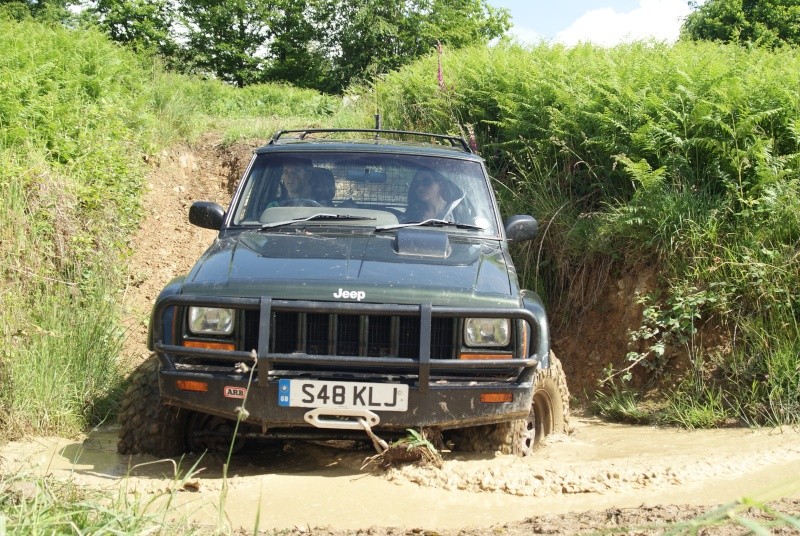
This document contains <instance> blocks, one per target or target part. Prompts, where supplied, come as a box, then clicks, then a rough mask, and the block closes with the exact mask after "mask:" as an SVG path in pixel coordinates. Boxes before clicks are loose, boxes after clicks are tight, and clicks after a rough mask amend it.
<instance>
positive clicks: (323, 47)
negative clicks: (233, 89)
mask: <svg viewBox="0 0 800 536" xmlns="http://www.w3.org/2000/svg"><path fill="white" fill-rule="evenodd" d="M89 5H90V8H89V10H88V12H87V13H88V14H89V15H90V16H89V18H90V19H93V20H95V21H96V22H97V24H98V26H99V27H100V28H101V29H102V30H103V31H105V32H107V33H108V35H109V36H110V37H111V38H112V39H114V40H115V41H119V42H122V43H126V44H128V45H131V46H133V47H134V48H136V49H139V50H143V49H147V50H155V51H157V52H159V53H160V54H163V55H164V56H165V58H166V61H167V63H168V64H169V65H171V66H173V67H174V68H176V69H178V70H183V71H184V72H195V73H201V74H211V75H214V76H216V77H217V78H219V79H220V80H224V81H227V82H231V83H234V84H236V85H238V86H243V85H246V84H253V83H257V82H263V81H282V82H289V83H292V84H295V85H297V86H300V87H307V88H314V89H317V90H320V91H325V92H329V93H341V92H342V91H343V90H344V89H345V88H346V87H348V86H349V85H350V84H351V83H352V82H353V81H356V80H363V79H366V78H369V77H371V76H373V75H375V74H380V73H384V72H387V71H390V70H393V69H396V68H398V67H400V66H402V65H405V64H407V63H409V62H411V61H413V60H414V59H415V58H418V57H419V56H421V55H423V54H425V53H427V52H429V51H430V50H433V48H434V47H435V46H436V44H437V42H441V43H445V44H448V45H450V46H453V47H463V46H467V45H471V44H476V43H486V42H488V41H489V40H491V39H493V38H496V37H499V36H501V35H502V34H503V33H505V32H506V31H507V30H508V28H509V27H510V17H509V14H508V11H506V10H505V9H496V8H492V7H491V6H489V4H488V2H487V1H486V0H459V1H458V2H453V1H452V0H413V1H409V2H407V1H400V0H377V1H372V2H369V3H365V2H363V1H362V0H275V1H272V2H266V3H265V2H260V1H257V0H187V1H184V2H180V3H178V4H173V3H170V2H165V0H136V1H135V2H129V1H122V0H93V1H92V2H90V3H89Z"/></svg>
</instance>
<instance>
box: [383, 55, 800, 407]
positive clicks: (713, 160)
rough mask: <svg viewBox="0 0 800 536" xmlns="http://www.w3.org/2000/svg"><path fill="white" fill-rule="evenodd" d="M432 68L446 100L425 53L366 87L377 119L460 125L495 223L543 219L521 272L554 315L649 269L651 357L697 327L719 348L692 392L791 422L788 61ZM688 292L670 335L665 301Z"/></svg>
mask: <svg viewBox="0 0 800 536" xmlns="http://www.w3.org/2000/svg"><path fill="white" fill-rule="evenodd" d="M442 60H443V70H444V81H445V83H444V88H440V87H439V85H438V83H437V79H436V61H437V58H436V57H435V56H434V55H431V56H430V57H428V58H425V59H423V60H421V61H420V62H418V63H416V64H414V65H413V66H410V67H408V68H406V69H403V70H402V71H400V72H397V73H392V74H390V75H387V76H386V77H385V78H384V79H382V80H380V81H379V82H377V83H376V84H375V88H374V91H375V95H376V99H377V101H378V102H379V103H380V106H381V108H382V109H383V110H384V111H385V113H386V123H387V124H388V125H393V126H399V125H403V126H409V125H412V126H414V127H415V128H419V129H421V130H428V129H433V130H449V131H457V130H458V126H457V125H459V124H461V125H465V124H471V125H473V126H474V128H475V131H476V133H477V135H478V139H479V141H480V145H481V148H482V152H483V155H484V156H485V157H487V159H488V160H489V162H490V165H491V167H492V168H493V170H494V172H495V174H496V176H497V177H498V179H499V181H500V187H499V188H498V191H499V192H500V198H501V202H502V204H503V208H504V212H505V213H507V214H510V213H519V212H531V213H533V214H535V215H536V216H537V217H538V218H539V219H540V220H541V222H542V226H541V227H542V231H543V232H542V233H540V238H539V242H538V243H536V244H532V245H531V246H529V247H528V248H526V249H525V250H523V251H520V252H517V253H518V257H519V258H518V266H520V268H521V272H522V275H523V277H524V278H525V279H527V280H528V281H529V282H532V284H533V285H534V286H535V287H536V288H537V289H538V290H539V291H540V292H541V293H542V294H543V295H544V296H545V298H546V299H547V301H548V302H549V303H550V305H551V307H552V308H554V309H556V308H557V309H558V310H559V311H560V312H561V315H560V316H562V317H563V318H570V315H574V314H580V312H581V311H583V310H584V308H585V307H586V306H587V304H591V302H592V300H593V299H596V296H597V295H598V289H597V287H596V285H595V286H593V285H590V284H583V285H581V284H576V281H577V282H580V281H585V280H587V279H588V280H591V278H587V277H583V276H582V274H583V275H585V274H586V273H587V272H595V273H598V272H603V271H605V272H606V273H608V272H610V271H612V270H619V271H621V270H625V269H635V267H637V266H639V267H640V266H650V267H654V268H653V270H654V272H655V273H658V274H660V281H659V286H660V289H661V292H660V293H659V296H658V297H657V298H656V301H655V303H654V304H653V306H654V307H655V308H657V309H658V310H659V311H660V317H661V318H662V319H663V326H660V328H661V329H660V330H659V331H658V334H657V335H655V338H654V339H653V341H652V343H651V344H652V346H651V347H652V348H656V349H658V348H659V345H661V344H662V342H663V340H662V339H671V340H673V341H679V340H685V339H688V338H692V337H694V336H695V335H696V330H697V326H698V325H699V324H700V323H705V324H708V323H709V321H710V323H711V325H714V326H716V329H717V330H719V331H722V332H727V333H728V339H729V341H730V342H731V349H730V351H729V352H727V353H726V354H725V355H724V356H722V358H721V359H718V358H719V356H715V357H713V360H714V363H707V364H708V365H712V364H713V365H714V366H715V368H716V371H717V374H698V375H695V376H694V381H696V382H699V385H697V386H695V387H693V389H695V388H697V389H700V390H701V391H705V392H709V393H719V396H716V395H715V397H713V398H714V400H718V399H719V398H720V397H721V399H723V400H725V401H726V408H727V410H726V411H730V412H731V413H732V414H734V415H736V416H737V417H739V418H742V419H744V420H748V421H758V422H765V421H766V422H796V421H797V420H798V419H800V411H799V410H798V409H797V405H798V402H800V381H799V380H798V377H797V374H796V373H795V372H794V371H796V369H797V366H798V365H797V364H798V358H797V355H798V354H797V352H794V356H793V357H788V356H791V355H792V352H793V349H795V348H796V346H797V342H796V341H797V340H799V339H800V330H798V327H797V318H798V316H799V315H800V302H799V301H798V294H797V292H796V289H797V288H798V287H799V286H800V269H799V267H798V255H797V243H798V240H800V195H798V194H800V192H798V185H800V119H798V118H800V93H798V92H797V91H796V90H795V88H796V87H798V86H799V85H800V51H798V50H796V49H786V50H780V51H765V50H760V49H756V48H747V49H746V48H740V47H738V46H727V45H718V44H712V43H680V44H678V45H675V46H668V45H664V44H657V43H637V44H629V45H620V46H618V47H615V48H610V49H605V48H598V47H594V46H591V45H585V46H578V47H574V48H569V49H568V48H565V47H561V46H558V45H541V46H537V47H532V48H523V47H519V46H513V45H506V44H500V45H498V46H496V47H494V48H493V49H486V48H473V49H469V50H464V51H448V52H447V53H446V54H445V55H444V56H443V58H442ZM602 280H603V278H602V277H598V278H595V279H594V281H602ZM698 296H702V297H703V299H702V303H699V304H698V306H697V316H696V317H694V319H693V320H692V321H690V322H689V323H685V322H682V321H681V319H682V318H683V315H684V312H683V311H680V310H677V309H674V308H673V306H674V304H677V303H686V302H687V301H691V300H694V299H696V298H697V297H698ZM679 346H680V345H679ZM682 346H683V347H684V348H685V349H686V352H685V356H686V359H687V360H689V361H691V360H693V359H695V358H697V357H698V355H699V356H700V358H701V359H712V356H710V354H709V355H704V354H702V353H700V354H698V353H697V352H695V353H692V352H691V351H689V349H688V346H686V345H682ZM624 351H625V349H620V352H624ZM634 359H636V357H635V356H634ZM785 360H788V362H787V363H784V361H785ZM774 361H777V362H779V363H784V364H782V365H771V364H770V363H773V362H774ZM700 368H701V369H702V370H707V369H708V368H709V367H707V366H704V367H700ZM767 369H769V372H768V371H767ZM644 372H645V373H647V370H645V371H644ZM651 372H653V373H655V372H657V373H660V372H663V371H651ZM719 373H722V374H719ZM684 388H686V386H684ZM719 389H722V391H719ZM773 408H778V409H773Z"/></svg>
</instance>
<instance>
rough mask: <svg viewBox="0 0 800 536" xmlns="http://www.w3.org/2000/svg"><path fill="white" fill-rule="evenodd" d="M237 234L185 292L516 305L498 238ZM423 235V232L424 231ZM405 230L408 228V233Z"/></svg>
mask: <svg viewBox="0 0 800 536" xmlns="http://www.w3.org/2000/svg"><path fill="white" fill-rule="evenodd" d="M414 233H416V234H415V235H414V238H415V239H417V238H419V237H421V238H423V240H422V241H421V243H422V246H421V247H416V246H412V247H411V248H409V247H407V246H404V245H403V242H402V241H400V240H399V237H400V236H404V235H403V231H398V232H386V233H365V232H363V231H353V232H340V233H320V232H319V231H318V230H314V231H308V230H304V229H297V230H292V231H289V232H286V231H284V230H282V231H280V232H267V233H262V232H258V231H247V232H242V233H240V234H238V235H235V236H229V237H224V238H220V239H218V240H217V241H215V243H214V244H213V245H212V246H211V247H210V248H209V249H208V251H206V253H205V254H204V255H203V256H202V257H201V258H200V260H199V261H198V262H197V264H196V265H195V266H194V268H193V269H192V271H191V272H190V273H189V275H188V276H187V278H186V280H185V282H184V287H183V290H182V292H183V293H189V294H205V295H218V296H270V297H272V298H276V299H308V300H324V301H337V300H339V301H349V302H354V301H358V302H362V303H370V302H372V303H432V304H435V305H467V304H469V305H478V304H479V303H480V304H482V305H484V306H495V307H505V306H512V307H513V306H517V305H518V303H519V299H518V294H519V292H518V286H517V279H516V274H515V272H514V268H513V265H511V262H510V260H509V258H508V254H507V251H505V250H504V248H503V246H502V242H501V241H500V240H497V239H484V238H477V237H474V236H465V235H456V234H453V235H448V234H447V233H445V232H444V231H441V230H435V229H431V230H424V231H421V232H420V231H419V230H415V231H414ZM423 233H425V234H423ZM407 234H409V235H410V234H411V233H410V232H408V233H407Z"/></svg>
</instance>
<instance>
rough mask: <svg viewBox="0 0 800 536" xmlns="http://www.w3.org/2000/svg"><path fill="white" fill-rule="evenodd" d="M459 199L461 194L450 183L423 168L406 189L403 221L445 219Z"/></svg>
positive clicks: (437, 174)
mask: <svg viewBox="0 0 800 536" xmlns="http://www.w3.org/2000/svg"><path fill="white" fill-rule="evenodd" d="M461 199H462V194H461V192H460V191H459V189H458V187H456V186H455V185H454V184H453V183H452V182H450V181H449V180H447V179H446V178H444V177H443V176H442V175H440V174H439V173H437V172H435V171H433V170H430V169H427V168H423V169H421V170H419V171H417V173H416V174H415V175H414V180H413V181H411V186H410V187H409V189H408V205H407V206H406V214H405V219H406V221H408V222H417V221H425V220H429V219H440V220H443V219H447V218H448V217H450V213H451V212H452V210H453V209H454V208H455V207H456V205H457V204H458V202H459V201H461Z"/></svg>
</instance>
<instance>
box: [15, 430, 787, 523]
mask: <svg viewBox="0 0 800 536" xmlns="http://www.w3.org/2000/svg"><path fill="white" fill-rule="evenodd" d="M115 443H116V437H115V432H114V431H113V430H103V431H97V432H94V433H92V434H90V435H89V436H88V437H87V438H85V440H83V441H69V440H66V439H60V438H39V439H35V440H32V441H30V442H26V443H12V444H9V445H6V446H5V447H4V448H3V449H2V451H0V457H1V458H0V460H2V465H3V470H4V471H9V470H10V471H19V470H25V471H36V472H40V473H50V474H55V475H63V476H64V477H71V478H74V479H75V480H76V481H77V482H79V483H80V484H83V485H87V486H91V487H93V488H98V489H107V490H109V491H112V490H113V491H116V490H117V489H119V488H120V487H121V486H124V487H125V489H127V490H130V491H135V492H138V493H143V494H157V493H161V492H163V491H164V490H165V489H166V488H167V487H168V486H169V485H170V481H171V479H172V477H173V476H174V474H175V469H174V466H173V465H172V464H171V463H169V462H166V461H160V462H159V461H156V460H154V459H153V458H150V457H147V456H134V457H130V458H129V457H122V456H118V455H117V454H116V451H115ZM369 455H371V453H370V452H368V451H355V452H354V451H351V450H343V449H339V448H334V447H331V446H322V445H310V444H304V443H293V444H289V445H285V446H280V445H276V446H265V447H263V448H259V449H258V450H257V451H254V452H250V453H247V454H245V455H242V456H239V457H238V458H237V459H236V460H235V461H234V462H233V463H232V464H231V467H230V468H229V472H228V476H229V478H228V486H229V489H228V491H227V498H226V499H225V501H224V504H225V513H226V515H227V517H228V519H229V520H230V522H231V524H232V525H234V526H243V527H245V528H252V527H253V526H254V523H255V517H256V515H257V514H258V515H259V517H260V522H259V523H260V527H261V528H262V529H263V528H289V527H296V526H301V527H305V526H310V527H315V526H330V527H333V528H342V529H345V528H364V527H369V526H402V527H410V528H413V527H421V528H426V529H434V530H435V529H437V528H438V529H446V528H466V527H476V526H486V525H491V524H496V523H505V522H511V521H518V520H521V519H524V518H525V517H528V516H531V515H536V514H543V513H564V512H569V511H587V510H595V509H603V508H608V507H612V506H613V507H629V506H640V505H643V504H647V505H655V504H717V503H721V502H727V501H730V500H733V499H736V498H739V497H741V496H748V497H753V498H759V499H761V498H764V499H766V498H773V497H779V496H798V495H800V432H798V431H797V430H791V429H787V428H784V429H783V430H759V431H751V430H743V429H725V430H705V431H694V432H690V431H684V430H674V429H657V428H648V427H631V426H624V425H615V424H606V423H602V422H600V421H597V420H593V419H578V420H577V423H575V429H574V431H573V433H572V434H571V435H569V436H556V437H553V438H552V439H551V440H549V441H548V443H547V444H546V445H545V446H544V447H542V448H541V449H540V450H538V451H537V452H536V454H535V455H534V456H532V457H529V458H525V459H519V458H515V457H511V456H494V455H470V456H465V455H459V456H455V455H448V456H446V461H445V464H444V466H443V467H442V468H441V469H436V468H431V467H414V466H406V467H403V468H400V469H393V470H390V471H389V472H385V473H384V472H381V473H374V472H373V473H371V472H369V471H368V470H362V469H361V466H362V464H363V461H364V459H365V458H366V457H367V456H369ZM194 463H197V464H198V465H197V468H196V472H197V474H196V475H194V476H193V477H192V478H191V479H190V480H191V484H192V486H191V489H194V487H195V486H197V487H199V491H197V492H188V491H187V492H183V493H180V494H179V495H178V508H177V510H176V515H187V516H189V517H191V518H193V519H195V520H196V521H198V522H201V523H215V522H216V520H217V519H218V515H219V505H220V500H221V497H222V493H221V490H222V487H223V486H222V485H223V478H222V464H221V462H220V461H219V460H215V459H213V458H210V457H206V458H203V459H200V460H199V461H198V459H197V458H188V459H185V460H183V462H182V466H183V468H184V469H188V468H189V467H190V466H191V465H192V464H194Z"/></svg>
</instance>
